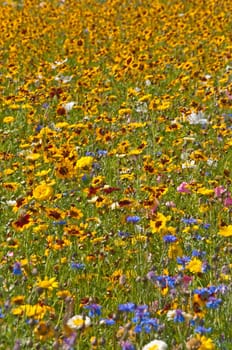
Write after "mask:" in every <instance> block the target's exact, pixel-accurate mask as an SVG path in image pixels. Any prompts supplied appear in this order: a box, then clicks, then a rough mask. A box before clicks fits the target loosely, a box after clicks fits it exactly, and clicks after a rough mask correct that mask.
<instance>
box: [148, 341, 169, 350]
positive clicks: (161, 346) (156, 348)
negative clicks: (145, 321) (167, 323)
mask: <svg viewBox="0 0 232 350" xmlns="http://www.w3.org/2000/svg"><path fill="white" fill-rule="evenodd" d="M167 348H168V346H167V344H166V343H165V342H164V341H162V340H153V341H151V342H150V343H148V344H147V345H145V346H144V347H143V348H142V350H167Z"/></svg>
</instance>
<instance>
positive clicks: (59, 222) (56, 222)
mask: <svg viewBox="0 0 232 350" xmlns="http://www.w3.org/2000/svg"><path fill="white" fill-rule="evenodd" d="M52 224H53V225H55V226H56V225H66V224H67V221H65V220H60V221H53V223H52Z"/></svg>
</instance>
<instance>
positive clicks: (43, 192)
mask: <svg viewBox="0 0 232 350" xmlns="http://www.w3.org/2000/svg"><path fill="white" fill-rule="evenodd" d="M52 194H53V188H52V187H51V186H49V185H46V184H41V185H38V186H37V187H36V188H35V189H34V191H33V196H34V198H35V199H38V200H40V201H44V200H47V199H50V198H51V196H52Z"/></svg>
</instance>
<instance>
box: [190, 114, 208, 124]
mask: <svg viewBox="0 0 232 350" xmlns="http://www.w3.org/2000/svg"><path fill="white" fill-rule="evenodd" d="M188 121H189V123H190V124H193V125H196V124H201V125H205V124H208V119H207V118H206V117H205V115H204V113H203V112H202V111H200V112H198V113H195V112H192V113H191V114H190V115H189V116H188Z"/></svg>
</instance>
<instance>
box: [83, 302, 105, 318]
mask: <svg viewBox="0 0 232 350" xmlns="http://www.w3.org/2000/svg"><path fill="white" fill-rule="evenodd" d="M84 308H85V309H87V310H89V317H93V316H96V315H97V316H100V315H101V308H102V307H101V305H98V304H90V305H85V306H84Z"/></svg>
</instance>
